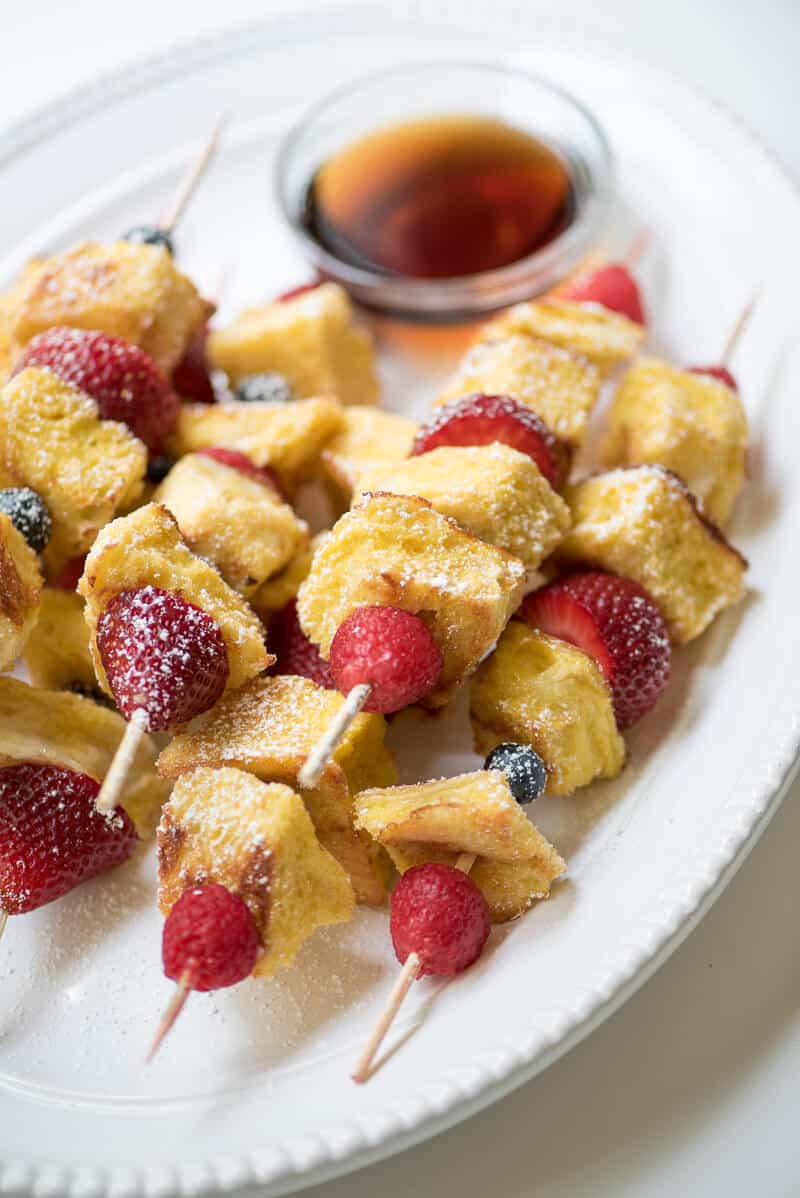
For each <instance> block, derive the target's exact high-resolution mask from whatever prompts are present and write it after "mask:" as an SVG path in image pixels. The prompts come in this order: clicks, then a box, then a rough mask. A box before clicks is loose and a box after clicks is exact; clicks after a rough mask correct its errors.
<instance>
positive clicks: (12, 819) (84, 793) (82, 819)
mask: <svg viewBox="0 0 800 1198" xmlns="http://www.w3.org/2000/svg"><path fill="white" fill-rule="evenodd" d="M99 791H100V786H99V784H98V783H97V782H95V780H94V778H90V777H89V776H88V775H87V774H81V773H78V772H77V771H76V770H69V769H61V768H60V767H58V766H53V765H36V764H34V763H33V762H25V763H23V764H21V765H7V766H5V767H4V768H2V769H0V910H2V911H5V912H6V914H8V915H21V914H23V913H24V912H26V911H35V910H36V908H37V907H43V906H44V904H45V903H52V902H53V900H54V899H57V898H61V896H62V895H64V894H67V892H68V891H70V890H73V889H74V888H75V887H76V886H78V885H79V884H80V883H81V882H85V881H86V880H87V878H91V877H93V876H94V875H95V874H99V873H102V872H103V870H106V869H111V867H112V866H114V865H119V864H121V862H123V861H125V860H127V858H128V857H130V855H131V853H132V852H133V850H134V849H135V847H136V843H137V837H136V830H135V828H134V826H133V824H132V823H131V820H130V817H129V816H128V815H127V813H126V812H125V811H124V810H122V808H118V809H117V810H116V811H114V812H112V813H111V814H110V815H103V814H101V813H100V812H99V811H98V810H97V807H96V806H95V799H96V798H97V795H98V793H99Z"/></svg>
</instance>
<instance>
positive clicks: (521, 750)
mask: <svg viewBox="0 0 800 1198" xmlns="http://www.w3.org/2000/svg"><path fill="white" fill-rule="evenodd" d="M483 768H484V769H485V770H501V771H502V773H504V774H505V776H506V782H508V789H509V790H510V791H511V793H512V795H513V796H514V798H515V799H516V800H517V802H518V803H520V804H522V805H523V806H524V805H525V804H526V803H532V802H533V801H534V799H538V798H539V796H540V795H541V794H542V793H543V791H544V788H545V786H546V785H547V768H546V766H545V764H544V762H543V761H542V759H541V757H540V756H539V754H538V753H537V752H536V750H535V749H532V748H531V747H530V745H517V744H514V743H513V742H511V741H505V742H504V743H503V744H501V745H496V746H495V748H494V749H492V751H491V753H490V754H489V756H488V757H487V758H486V760H485V761H484V763H483Z"/></svg>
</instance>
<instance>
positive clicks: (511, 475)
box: [359, 442, 571, 570]
mask: <svg viewBox="0 0 800 1198" xmlns="http://www.w3.org/2000/svg"><path fill="white" fill-rule="evenodd" d="M359 490H360V491H361V493H362V494H363V493H364V492H366V493H369V492H371V491H385V492H389V493H391V494H392V495H418V496H419V497H420V498H422V499H427V500H428V501H429V502H430V503H431V504H432V505H433V507H434V508H435V509H436V511H437V512H441V513H442V515H443V516H450V517H452V519H453V520H456V521H457V522H458V523H459V524H460V525H461V527H462V528H465V529H466V530H467V532H471V533H473V535H474V536H476V537H480V539H481V540H482V541H488V542H489V544H490V545H496V546H497V547H498V549H504V550H506V552H507V553H511V554H513V555H514V557H518V558H519V559H520V561H522V562H524V563H525V565H526V566H527V567H528V569H532V570H535V569H536V568H537V566H539V564H540V563H541V562H543V561H544V559H545V558H546V557H549V555H550V554H551V553H552V552H553V550H554V549H555V547H556V545H557V544H558V542H559V541H560V540H561V538H562V536H563V535H564V533H565V532H566V530H567V529H568V528H569V526H570V523H571V517H570V511H569V508H568V507H567V505H566V503H565V502H564V500H563V499H562V498H561V496H560V495H558V494H556V492H555V491H554V490H553V488H552V487H551V486H550V484H549V483H548V481H547V479H546V478H545V477H544V475H543V474H542V473H541V472H540V470H539V468H538V466H537V465H536V463H535V462H534V461H533V460H532V459H531V458H530V457H528V455H527V454H525V453H520V452H519V451H518V450H516V449H512V448H511V447H510V446H509V445H502V444H499V443H498V442H495V443H494V444H492V445H478V446H469V447H464V446H456V445H453V446H450V445H443V446H441V447H440V448H438V449H432V450H431V451H430V452H429V453H423V454H420V456H419V457H413V458H408V459H407V460H406V461H405V462H402V463H400V464H399V465H397V466H389V467H379V468H377V469H374V470H368V471H366V472H365V473H364V474H363V475H362V477H361V480H360V482H359Z"/></svg>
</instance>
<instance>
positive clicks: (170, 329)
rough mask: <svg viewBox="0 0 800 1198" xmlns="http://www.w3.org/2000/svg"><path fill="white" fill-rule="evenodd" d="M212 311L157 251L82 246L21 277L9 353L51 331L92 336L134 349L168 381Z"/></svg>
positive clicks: (122, 244)
mask: <svg viewBox="0 0 800 1198" xmlns="http://www.w3.org/2000/svg"><path fill="white" fill-rule="evenodd" d="M213 311H214V306H213V304H209V303H208V302H207V301H206V300H204V299H202V298H201V296H200V295H199V294H198V292H197V289H196V287H195V286H194V284H193V283H192V282H191V280H190V279H188V278H187V277H186V275H184V274H182V273H181V272H180V271H179V270H178V268H177V267H176V265H175V263H174V261H173V259H172V257H171V256H170V254H169V253H168V252H167V251H166V249H164V248H163V246H154V245H136V244H134V243H133V242H130V241H115V242H112V244H110V245H101V244H100V243H99V242H94V241H87V242H84V243H83V244H82V245H79V246H76V248H75V249H72V250H69V251H68V252H67V253H63V254H56V255H54V256H53V257H52V258H46V259H43V260H41V261H39V262H38V263H37V264H35V265H34V266H33V267H30V268H29V269H28V270H27V271H26V274H25V277H24V279H23V280H22V286H21V293H20V294H19V295H18V297H17V301H16V305H15V311H14V314H13V317H12V321H11V333H12V347H13V354H14V356H15V357H16V356H17V355H18V354H19V352H20V351H21V350H22V349H23V348H24V347H25V346H26V345H27V344H28V342H29V341H30V340H31V338H32V337H35V336H36V334H37V333H41V332H43V331H44V330H45V329H51V328H53V327H54V326H55V325H68V326H69V327H70V328H76V329H95V330H97V331H99V332H102V333H108V334H110V335H111V336H112V337H121V338H122V339H123V341H129V342H131V344H133V345H138V346H139V348H140V349H142V350H144V352H145V353H146V354H149V356H150V357H151V358H152V359H153V361H154V362H155V364H156V365H157V366H158V367H159V369H160V370H161V372H162V374H163V375H164V376H165V377H166V378H169V376H170V375H171V373H172V370H173V368H174V367H175V366H176V365H177V363H178V362H179V361H180V359H181V358H182V357H183V354H184V351H185V350H186V347H187V345H188V344H189V342H190V340H191V339H192V337H193V336H194V334H195V333H197V332H199V330H200V329H201V328H202V327H203V325H204V324H205V323H206V321H207V320H208V319H209V317H210V316H211V314H212V312H213Z"/></svg>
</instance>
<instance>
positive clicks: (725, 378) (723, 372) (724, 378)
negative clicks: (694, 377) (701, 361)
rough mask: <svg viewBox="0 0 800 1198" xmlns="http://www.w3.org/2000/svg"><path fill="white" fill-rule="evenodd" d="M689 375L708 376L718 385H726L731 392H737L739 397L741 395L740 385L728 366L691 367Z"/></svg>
mask: <svg viewBox="0 0 800 1198" xmlns="http://www.w3.org/2000/svg"><path fill="white" fill-rule="evenodd" d="M689 373H690V374H707V375H708V377H709V378H712V379H716V380H717V382H718V383H724V384H725V386H726V387H730V389H731V391H735V392H736V393H737V395H738V393H739V384H738V383H737V382H736V379H735V378H734V377H733V375H732V374H731V372H730V370H728V368H727V366H690V367H689Z"/></svg>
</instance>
